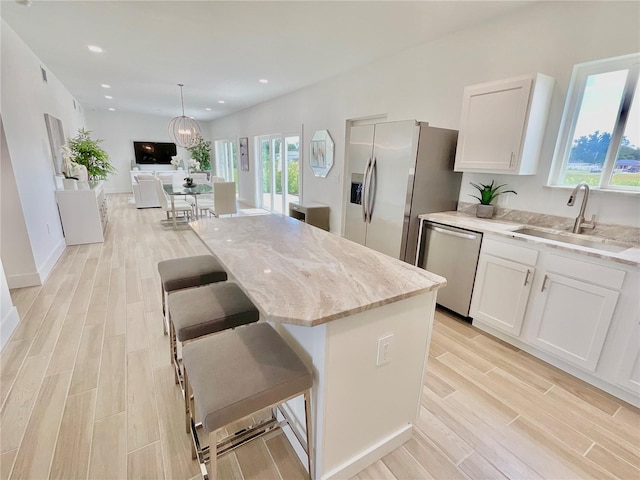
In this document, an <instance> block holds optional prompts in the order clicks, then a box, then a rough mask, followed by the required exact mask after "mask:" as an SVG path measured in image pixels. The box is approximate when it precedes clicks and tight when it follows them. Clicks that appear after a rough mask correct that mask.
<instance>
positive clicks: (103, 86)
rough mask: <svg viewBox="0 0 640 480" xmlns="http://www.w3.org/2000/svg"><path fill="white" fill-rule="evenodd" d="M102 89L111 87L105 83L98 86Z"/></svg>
mask: <svg viewBox="0 0 640 480" xmlns="http://www.w3.org/2000/svg"><path fill="white" fill-rule="evenodd" d="M100 86H101V87H102V88H111V85H107V84H106V83H103V84H101V85H100Z"/></svg>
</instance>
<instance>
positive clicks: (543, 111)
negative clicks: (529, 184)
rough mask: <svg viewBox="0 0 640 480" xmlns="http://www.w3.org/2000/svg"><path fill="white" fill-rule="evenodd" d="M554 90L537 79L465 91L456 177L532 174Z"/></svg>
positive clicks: (545, 78)
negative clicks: (463, 175) (481, 173)
mask: <svg viewBox="0 0 640 480" xmlns="http://www.w3.org/2000/svg"><path fill="white" fill-rule="evenodd" d="M553 85H554V79H553V78H551V77H548V76H546V75H542V74H540V73H538V74H535V75H528V76H524V77H517V78H509V79H507V80H501V81H497V82H490V83H483V84H480V85H472V86H469V87H466V88H465V89H464V98H463V100H462V115H461V118H460V133H459V136H458V148H457V151H456V161H455V171H457V172H484V173H502V174H510V175H533V174H535V173H536V170H537V168H538V159H539V157H540V149H541V148H542V141H543V138H544V130H545V126H546V124H547V116H548V113H549V106H550V104H551V95H552V93H553Z"/></svg>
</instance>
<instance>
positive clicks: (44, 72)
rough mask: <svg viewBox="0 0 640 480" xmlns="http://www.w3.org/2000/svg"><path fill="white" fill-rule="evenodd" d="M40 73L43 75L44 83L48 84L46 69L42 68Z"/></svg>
mask: <svg viewBox="0 0 640 480" xmlns="http://www.w3.org/2000/svg"><path fill="white" fill-rule="evenodd" d="M40 73H41V74H42V81H43V82H44V83H47V71H46V70H45V69H44V68H42V67H40Z"/></svg>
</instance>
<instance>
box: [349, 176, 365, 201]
mask: <svg viewBox="0 0 640 480" xmlns="http://www.w3.org/2000/svg"><path fill="white" fill-rule="evenodd" d="M363 181H364V175H363V174H361V173H352V174H351V200H350V202H351V203H355V204H356V205H362V183H363Z"/></svg>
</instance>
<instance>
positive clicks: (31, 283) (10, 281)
mask: <svg viewBox="0 0 640 480" xmlns="http://www.w3.org/2000/svg"><path fill="white" fill-rule="evenodd" d="M38 285H42V282H40V275H39V274H38V273H19V274H17V275H7V286H8V287H9V290H11V289H13V288H23V287H36V286H38Z"/></svg>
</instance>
